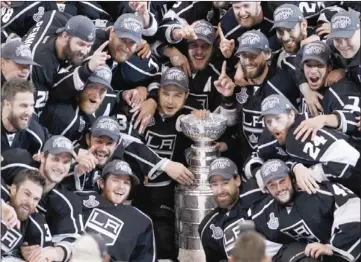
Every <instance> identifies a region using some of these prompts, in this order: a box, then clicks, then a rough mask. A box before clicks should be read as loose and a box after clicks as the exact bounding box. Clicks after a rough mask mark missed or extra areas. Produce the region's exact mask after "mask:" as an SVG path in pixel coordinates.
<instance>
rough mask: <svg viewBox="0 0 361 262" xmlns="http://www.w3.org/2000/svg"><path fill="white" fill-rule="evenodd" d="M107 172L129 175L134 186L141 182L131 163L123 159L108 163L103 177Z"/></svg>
mask: <svg viewBox="0 0 361 262" xmlns="http://www.w3.org/2000/svg"><path fill="white" fill-rule="evenodd" d="M107 174H113V175H122V176H129V177H130V179H131V181H132V185H133V186H135V185H138V184H139V179H138V177H137V176H136V175H134V174H133V171H132V169H131V168H130V166H129V164H128V163H127V162H125V161H123V160H118V159H117V160H113V161H111V162H109V163H108V164H106V165H105V167H104V168H103V172H102V177H104V176H105V175H107Z"/></svg>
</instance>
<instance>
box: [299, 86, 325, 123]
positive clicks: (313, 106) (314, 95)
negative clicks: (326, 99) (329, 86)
mask: <svg viewBox="0 0 361 262" xmlns="http://www.w3.org/2000/svg"><path fill="white" fill-rule="evenodd" d="M301 92H302V94H303V96H304V97H305V100H306V104H307V108H308V111H309V112H310V113H311V115H312V116H317V115H319V114H320V113H319V112H323V108H322V105H321V103H320V101H319V100H320V99H322V98H323V96H322V95H321V94H320V93H318V92H316V91H313V90H311V89H310V87H309V85H308V83H303V84H302V85H301Z"/></svg>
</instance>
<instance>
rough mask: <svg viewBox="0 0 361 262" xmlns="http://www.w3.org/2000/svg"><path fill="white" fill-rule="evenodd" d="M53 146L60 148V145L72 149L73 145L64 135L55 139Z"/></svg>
mask: <svg viewBox="0 0 361 262" xmlns="http://www.w3.org/2000/svg"><path fill="white" fill-rule="evenodd" d="M53 147H54V148H59V147H60V148H67V149H69V150H71V149H72V147H73V145H72V144H71V142H70V141H69V140H68V139H66V138H64V137H59V138H57V139H55V140H54V141H53Z"/></svg>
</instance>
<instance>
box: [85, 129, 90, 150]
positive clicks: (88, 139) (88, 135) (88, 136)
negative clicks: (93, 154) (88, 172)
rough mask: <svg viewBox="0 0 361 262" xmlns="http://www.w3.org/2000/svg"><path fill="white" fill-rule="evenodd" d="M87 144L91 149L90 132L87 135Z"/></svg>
mask: <svg viewBox="0 0 361 262" xmlns="http://www.w3.org/2000/svg"><path fill="white" fill-rule="evenodd" d="M85 142H86V144H87V145H88V147H90V132H88V133H86V135H85Z"/></svg>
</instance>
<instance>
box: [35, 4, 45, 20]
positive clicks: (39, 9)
mask: <svg viewBox="0 0 361 262" xmlns="http://www.w3.org/2000/svg"><path fill="white" fill-rule="evenodd" d="M44 12H45V9H44V7H42V6H40V7H39V8H38V12H37V13H36V14H34V15H33V20H34V21H35V22H37V23H38V22H39V21H40V19H41V18H42V17H43V15H44Z"/></svg>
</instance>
